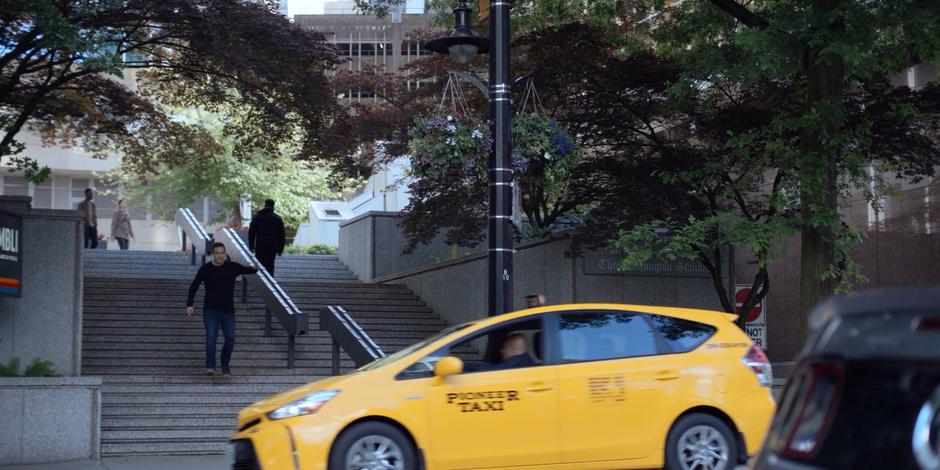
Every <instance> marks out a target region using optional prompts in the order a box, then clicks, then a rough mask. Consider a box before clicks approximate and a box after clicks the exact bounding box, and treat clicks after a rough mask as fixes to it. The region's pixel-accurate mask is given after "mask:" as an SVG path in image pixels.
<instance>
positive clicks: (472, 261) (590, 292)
mask: <svg viewBox="0 0 940 470" xmlns="http://www.w3.org/2000/svg"><path fill="white" fill-rule="evenodd" d="M404 244H405V238H404V236H403V235H402V233H401V231H400V229H399V228H398V227H397V217H396V216H395V214H394V213H391V214H390V213H369V214H365V215H363V216H361V217H358V218H356V219H353V220H351V221H349V222H347V223H346V224H344V225H343V226H342V228H341V229H340V259H342V260H343V262H344V263H346V265H347V266H348V267H349V268H350V269H351V270H353V272H355V273H356V274H357V275H358V276H359V278H360V279H362V280H364V281H368V282H380V283H395V284H405V285H407V286H408V288H409V289H411V290H412V291H414V292H415V294H417V295H418V296H420V297H421V299H422V300H423V301H424V302H425V303H427V304H428V305H429V306H430V307H431V308H433V309H434V312H435V313H437V314H438V315H440V316H441V317H442V318H443V319H444V320H446V321H447V322H448V323H450V324H456V323H463V322H466V321H469V320H473V319H478V318H481V317H485V316H487V279H486V266H487V256H486V254H485V251H483V252H480V251H481V250H485V246H484V247H482V248H478V249H477V250H476V251H477V252H476V253H460V252H458V254H457V258H456V259H452V260H446V261H440V260H439V258H438V257H437V256H436V255H435V253H441V252H448V250H449V247H447V246H446V245H445V244H443V242H441V241H440V240H438V241H436V243H432V244H431V245H429V246H423V247H420V248H419V249H418V250H415V252H414V253H412V254H410V255H404V256H403V255H402V254H401V250H402V248H403V247H404ZM569 244H570V241H569V240H568V239H566V238H556V239H542V240H530V241H526V242H524V243H521V244H517V246H515V248H516V250H517V252H516V254H515V255H514V256H513V274H514V276H513V293H514V299H513V305H514V308H516V309H521V308H525V296H527V295H530V294H536V293H538V294H545V296H546V300H547V302H548V303H549V304H562V303H572V302H579V303H583V302H614V303H628V304H639V305H663V306H684V307H690V308H706V309H717V308H719V307H720V304H719V303H718V298H717V295H716V294H715V292H714V288H713V287H712V283H711V280H710V278H707V277H704V276H703V275H702V273H700V272H697V273H692V274H690V273H688V272H680V271H682V270H675V271H670V272H656V270H646V271H643V272H639V271H637V272H628V273H622V272H617V271H616V270H615V269H609V270H606V271H605V270H603V269H597V268H596V266H594V267H593V268H590V269H589V266H587V265H586V264H585V263H586V262H587V263H596V261H597V260H598V259H600V258H602V257H603V256H606V258H607V259H611V258H615V256H614V255H610V254H605V253H597V252H594V253H589V254H588V256H587V257H580V256H579V257H570V256H568V255H567V254H566V252H567V251H568V248H569ZM586 260H587V261H586Z"/></svg>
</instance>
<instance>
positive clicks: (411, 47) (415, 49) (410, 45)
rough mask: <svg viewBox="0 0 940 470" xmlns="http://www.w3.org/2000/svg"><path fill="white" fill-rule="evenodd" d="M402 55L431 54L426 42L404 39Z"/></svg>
mask: <svg viewBox="0 0 940 470" xmlns="http://www.w3.org/2000/svg"><path fill="white" fill-rule="evenodd" d="M401 55H404V56H422V55H431V51H429V50H428V49H427V48H426V47H425V45H424V43H422V42H411V41H404V42H402V43H401Z"/></svg>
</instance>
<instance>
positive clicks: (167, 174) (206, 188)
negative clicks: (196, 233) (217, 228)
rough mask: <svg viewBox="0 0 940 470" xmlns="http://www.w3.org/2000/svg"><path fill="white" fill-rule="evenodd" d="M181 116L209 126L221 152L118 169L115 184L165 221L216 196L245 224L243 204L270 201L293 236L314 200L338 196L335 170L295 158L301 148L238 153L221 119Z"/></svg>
mask: <svg viewBox="0 0 940 470" xmlns="http://www.w3.org/2000/svg"><path fill="white" fill-rule="evenodd" d="M178 116H179V117H180V118H181V119H184V120H186V121H188V122H192V123H198V125H200V126H204V127H205V129H206V131H207V132H208V133H209V134H210V135H212V136H213V138H214V139H215V144H216V147H217V148H218V153H216V154H214V155H212V156H211V157H209V158H205V159H189V160H185V161H182V162H178V163H176V164H173V165H169V164H162V165H160V166H159V167H157V168H155V169H154V170H153V171H148V172H144V173H140V172H139V169H137V168H134V167H126V166H122V167H119V168H118V169H116V170H114V171H112V172H111V174H110V179H111V182H112V185H113V186H116V187H117V190H118V191H119V192H121V194H122V195H123V196H124V197H125V198H126V199H127V200H128V203H129V204H130V205H132V206H142V207H147V209H148V210H149V211H151V212H152V213H154V214H156V215H158V216H160V217H162V218H164V219H172V217H173V214H174V213H175V212H176V209H177V208H179V207H185V206H188V205H189V204H191V203H192V201H193V200H194V199H196V198H198V197H204V196H207V197H213V198H216V199H218V200H219V202H220V203H221V204H222V207H224V208H225V209H226V210H225V212H224V213H222V214H220V215H221V216H226V215H227V216H229V217H230V223H231V224H232V225H235V226H240V225H241V223H242V220H243V219H246V218H249V217H250V216H251V214H242V213H241V212H240V205H241V201H242V200H248V201H250V202H251V203H252V206H254V207H259V208H260V207H261V206H262V204H263V203H264V200H265V199H269V198H270V199H274V200H275V201H276V202H277V211H278V213H279V214H280V215H281V216H282V217H283V218H284V222H285V224H286V225H287V227H288V232H293V231H295V230H296V229H297V226H298V225H299V224H300V223H303V222H305V221H306V220H307V218H308V216H309V210H310V207H309V206H310V201H311V200H315V199H321V200H323V199H333V198H335V196H336V194H337V193H336V192H334V191H333V190H332V189H331V188H330V186H329V184H328V182H327V180H328V177H329V172H328V171H327V170H326V169H323V168H318V167H316V166H314V165H313V164H312V163H311V162H309V161H304V160H298V159H294V158H292V155H294V154H295V152H296V149H291V148H282V149H280V151H279V152H278V153H276V154H274V155H269V154H264V153H261V152H254V153H250V154H247V155H244V154H243V153H244V152H238V151H237V149H238V148H239V147H240V146H241V144H240V142H239V141H238V140H237V139H236V138H233V137H231V136H228V135H226V134H225V130H226V125H225V124H224V123H223V120H222V118H221V116H220V115H217V114H213V113H207V112H205V111H193V110H190V111H188V112H185V113H179V114H178ZM297 145H299V144H297ZM339 189H346V188H339ZM216 221H221V220H216Z"/></svg>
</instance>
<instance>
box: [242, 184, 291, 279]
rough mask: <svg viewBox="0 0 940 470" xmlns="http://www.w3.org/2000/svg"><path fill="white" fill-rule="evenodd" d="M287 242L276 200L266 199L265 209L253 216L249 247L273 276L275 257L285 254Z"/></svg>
mask: <svg viewBox="0 0 940 470" xmlns="http://www.w3.org/2000/svg"><path fill="white" fill-rule="evenodd" d="M286 242H287V237H286V234H285V232H284V221H283V220H282V219H281V216H279V215H277V214H275V213H274V201H273V200H271V199H268V200H266V201H264V209H261V210H260V211H258V212H257V213H256V214H255V215H254V217H252V218H251V225H249V226H248V248H249V249H250V250H251V252H252V253H254V254H255V257H256V258H258V262H260V263H261V265H262V266H264V269H266V270H267V271H268V273H269V274H271V275H272V276H273V275H274V258H275V257H277V256H280V255H282V254H284V245H285V243H286Z"/></svg>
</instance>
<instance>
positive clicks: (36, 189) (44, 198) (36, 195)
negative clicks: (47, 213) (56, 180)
mask: <svg viewBox="0 0 940 470" xmlns="http://www.w3.org/2000/svg"><path fill="white" fill-rule="evenodd" d="M33 207H35V208H37V209H52V178H46V180H45V181H43V182H42V183H39V184H37V185H34V186H33Z"/></svg>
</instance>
